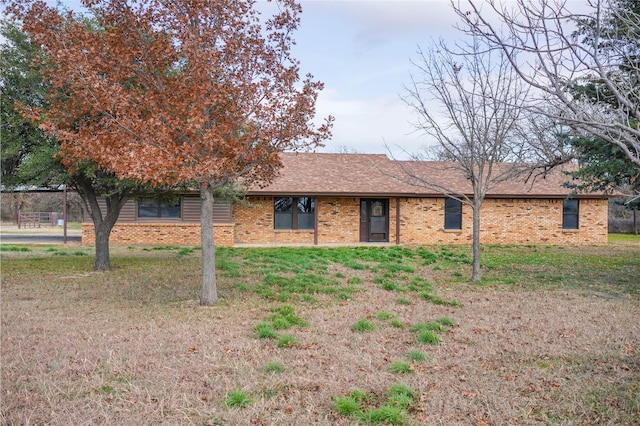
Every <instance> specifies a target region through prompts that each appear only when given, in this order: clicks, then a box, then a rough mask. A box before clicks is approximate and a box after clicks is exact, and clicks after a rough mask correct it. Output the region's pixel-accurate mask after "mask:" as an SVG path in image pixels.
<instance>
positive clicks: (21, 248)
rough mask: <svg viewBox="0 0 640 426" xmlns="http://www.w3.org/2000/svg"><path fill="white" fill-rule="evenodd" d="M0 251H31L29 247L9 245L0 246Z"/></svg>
mask: <svg viewBox="0 0 640 426" xmlns="http://www.w3.org/2000/svg"><path fill="white" fill-rule="evenodd" d="M0 251H18V252H30V251H32V250H31V249H30V248H29V247H25V246H14V245H11V244H2V245H0Z"/></svg>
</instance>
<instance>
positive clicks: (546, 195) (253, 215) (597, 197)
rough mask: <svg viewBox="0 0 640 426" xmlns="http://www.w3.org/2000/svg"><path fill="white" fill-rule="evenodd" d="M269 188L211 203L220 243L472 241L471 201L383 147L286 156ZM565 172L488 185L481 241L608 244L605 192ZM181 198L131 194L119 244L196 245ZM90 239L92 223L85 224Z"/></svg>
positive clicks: (192, 217)
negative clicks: (579, 188)
mask: <svg viewBox="0 0 640 426" xmlns="http://www.w3.org/2000/svg"><path fill="white" fill-rule="evenodd" d="M282 162H283V165H284V167H283V168H282V170H281V172H280V175H279V176H278V178H276V179H275V180H274V181H273V182H272V183H271V184H270V185H269V186H267V187H264V188H260V187H257V186H255V187H251V188H249V189H248V192H247V199H248V201H249V203H248V204H247V205H243V204H233V205H232V204H231V203H229V202H226V201H222V200H220V201H216V202H215V205H214V238H215V243H216V245H217V246H241V245H274V246H278V245H292V244H300V245H314V244H320V245H332V244H334V245H341V244H344V245H346V244H367V243H389V244H406V245H429V244H467V243H470V242H471V237H472V212H471V208H470V207H469V206H467V205H465V204H462V203H461V202H460V201H458V200H456V199H454V198H450V197H447V196H444V195H442V193H440V192H438V191H435V190H432V189H428V188H426V187H424V186H415V185H410V184H408V183H406V181H405V179H398V178H397V176H400V175H401V174H399V173H398V171H399V170H400V165H401V164H417V163H412V162H406V163H402V162H401V163H398V162H396V161H392V160H390V159H389V158H388V157H387V156H386V155H381V154H328V153H287V154H283V155H282ZM419 167H420V173H421V174H422V176H424V179H425V180H428V181H430V182H436V183H439V184H441V185H442V186H446V187H448V188H452V189H454V190H455V191H457V192H459V193H465V194H471V193H472V192H471V185H470V184H469V182H468V181H467V180H466V179H465V178H464V177H463V176H462V175H461V174H460V172H459V171H456V170H454V169H452V168H451V164H450V163H449V164H448V163H443V162H426V163H419ZM569 179H570V178H569V176H567V175H566V174H564V173H562V172H561V171H559V170H557V171H554V172H553V173H549V174H547V175H546V176H545V177H538V178H536V179H529V180H528V181H527V180H525V179H524V178H522V179H511V180H509V181H505V182H502V183H500V184H498V185H497V186H495V187H494V188H492V189H491V190H490V191H489V193H488V195H487V197H486V199H485V201H484V203H483V206H482V210H481V214H482V223H481V242H482V243H489V244H540V243H544V244H591V243H602V242H606V241H607V219H608V218H607V214H608V209H607V204H608V202H607V198H606V196H605V195H604V194H601V193H598V194H571V190H570V189H568V188H566V187H565V186H563V183H564V182H566V181H567V180H569ZM179 195H180V196H179V197H177V199H176V201H175V202H171V203H167V202H166V201H161V200H157V199H144V200H130V201H129V202H127V203H126V204H125V206H124V207H123V209H122V212H121V213H120V217H119V219H118V222H117V223H116V225H115V226H114V228H113V231H112V234H111V241H112V242H113V243H122V244H132V245H136V244H139V245H145V244H153V245H158V244H159V245H199V244H200V197H199V194H197V193H183V194H179ZM82 241H83V243H84V244H93V243H94V242H95V241H94V233H93V224H92V223H91V221H90V220H86V221H85V223H83V225H82Z"/></svg>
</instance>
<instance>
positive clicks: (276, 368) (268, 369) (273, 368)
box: [264, 361, 284, 374]
mask: <svg viewBox="0 0 640 426" xmlns="http://www.w3.org/2000/svg"><path fill="white" fill-rule="evenodd" d="M264 372H265V373H267V374H275V373H282V372H284V367H283V366H282V363H280V362H278V361H272V362H268V363H267V364H266V365H265V366H264Z"/></svg>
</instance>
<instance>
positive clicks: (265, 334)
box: [254, 322, 278, 339]
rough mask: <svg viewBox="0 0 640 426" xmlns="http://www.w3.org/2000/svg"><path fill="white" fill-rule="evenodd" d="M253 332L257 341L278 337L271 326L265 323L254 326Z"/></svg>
mask: <svg viewBox="0 0 640 426" xmlns="http://www.w3.org/2000/svg"><path fill="white" fill-rule="evenodd" d="M254 330H255V332H256V337H258V339H274V338H276V337H278V335H277V333H276V331H275V329H274V328H273V326H272V325H271V324H268V323H266V322H261V323H258V324H256V326H255V327H254Z"/></svg>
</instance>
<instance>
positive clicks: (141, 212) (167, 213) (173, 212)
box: [138, 198, 181, 219]
mask: <svg viewBox="0 0 640 426" xmlns="http://www.w3.org/2000/svg"><path fill="white" fill-rule="evenodd" d="M180 207H181V199H180V198H178V199H177V200H157V199H154V198H148V199H145V200H140V201H138V217H139V218H141V219H159V218H161V219H176V218H178V219H179V218H180V217H181V208H180Z"/></svg>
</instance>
